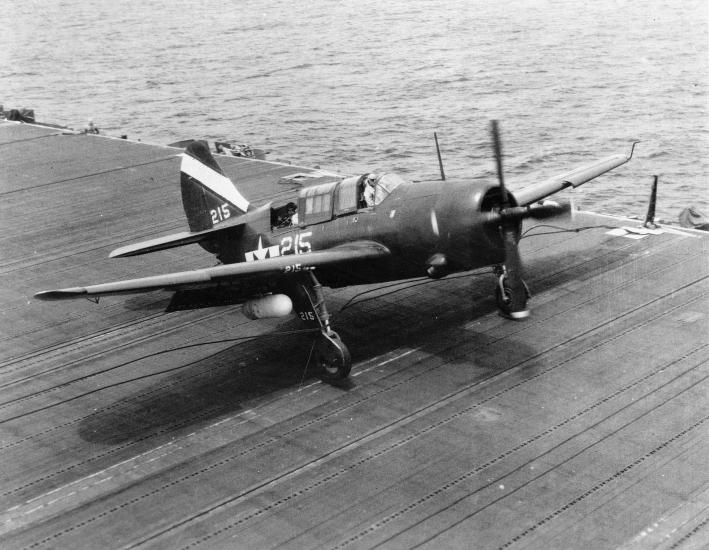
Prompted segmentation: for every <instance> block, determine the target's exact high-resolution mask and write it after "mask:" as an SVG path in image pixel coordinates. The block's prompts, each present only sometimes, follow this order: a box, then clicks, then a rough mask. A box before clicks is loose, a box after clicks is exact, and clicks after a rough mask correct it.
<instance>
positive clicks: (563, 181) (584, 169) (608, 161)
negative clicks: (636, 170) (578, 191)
mask: <svg viewBox="0 0 709 550" xmlns="http://www.w3.org/2000/svg"><path fill="white" fill-rule="evenodd" d="M635 143H637V142H635ZM635 143H633V146H632V148H631V150H630V154H629V155H623V154H618V155H611V156H609V157H606V158H603V159H601V160H598V161H596V162H593V163H591V164H587V165H585V166H581V167H580V168H576V169H575V170H572V171H571V172H567V173H565V174H561V175H559V176H554V177H553V178H549V179H548V180H545V181H543V182H540V183H536V184H534V185H531V186H529V187H526V188H525V189H522V190H521V191H517V192H515V193H514V196H515V199H516V200H517V204H519V205H520V206H527V205H529V204H532V203H534V202H537V201H540V200H542V199H544V198H546V197H548V196H549V195H553V194H554V193H557V192H559V191H561V190H562V189H566V188H567V187H574V188H575V187H578V186H579V185H582V184H584V183H586V182H587V181H591V180H592V179H593V178H597V177H598V176H600V175H601V174H605V173H606V172H609V171H610V170H613V169H614V168H617V167H618V166H620V165H622V164H625V163H626V162H628V161H629V160H630V159H631V158H632V157H633V151H634V150H635Z"/></svg>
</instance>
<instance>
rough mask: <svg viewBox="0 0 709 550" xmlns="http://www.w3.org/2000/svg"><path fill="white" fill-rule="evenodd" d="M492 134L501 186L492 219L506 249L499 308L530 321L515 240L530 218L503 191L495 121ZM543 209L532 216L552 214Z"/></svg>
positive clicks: (505, 191) (537, 209)
mask: <svg viewBox="0 0 709 550" xmlns="http://www.w3.org/2000/svg"><path fill="white" fill-rule="evenodd" d="M490 130H491V133H492V143H493V147H494V149H495V163H496V165H497V179H498V181H499V182H500V194H501V203H500V210H499V211H498V212H491V213H490V214H491V216H492V217H493V218H495V217H496V218H497V223H498V224H499V227H500V231H501V233H502V240H503V243H504V247H505V267H504V271H503V272H502V274H501V275H500V281H499V286H498V290H497V298H498V304H499V305H500V307H501V309H502V311H503V312H504V313H505V314H506V315H508V316H509V317H511V318H513V319H524V318H526V317H529V310H528V309H527V299H528V297H529V293H528V290H527V286H526V285H525V283H524V278H523V267H522V258H521V257H520V254H519V246H518V240H517V229H518V227H519V221H520V220H521V219H523V218H525V217H531V213H532V210H533V209H531V208H519V207H513V206H512V203H511V201H510V195H509V193H508V192H507V188H506V187H505V176H504V173H503V171H502V144H501V143H500V131H499V127H498V124H497V121H496V120H493V121H492V123H491V127H490ZM541 208H544V207H542V206H540V207H536V208H535V209H534V210H535V212H534V213H535V214H541V215H544V216H546V215H547V214H548V213H549V212H550V211H551V210H550V209H549V208H544V210H539V209H541ZM490 221H493V219H492V218H491V220H490Z"/></svg>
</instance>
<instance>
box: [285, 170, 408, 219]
mask: <svg viewBox="0 0 709 550" xmlns="http://www.w3.org/2000/svg"><path fill="white" fill-rule="evenodd" d="M405 182H406V180H405V179H404V178H402V177H401V176H399V175H397V174H391V173H385V174H371V173H370V174H363V175H361V176H352V177H348V178H344V179H342V180H340V181H335V182H330V183H322V184H320V185H313V186H311V187H307V188H305V189H303V190H302V191H301V192H300V193H299V196H298V205H297V213H296V211H295V208H293V206H294V205H293V204H292V203H289V204H288V205H285V206H282V207H280V208H272V209H271V210H272V212H271V225H272V227H273V228H274V229H276V228H287V227H290V226H291V225H302V224H306V225H309V224H311V223H320V222H323V221H326V220H330V219H332V218H333V217H338V216H344V215H346V214H351V213H354V212H356V211H357V210H361V209H369V208H373V207H375V206H376V205H378V204H379V203H381V202H382V201H383V200H384V199H386V198H387V197H388V196H389V195H390V194H391V193H392V191H394V189H396V188H397V187H399V186H400V185H401V184H403V183H405Z"/></svg>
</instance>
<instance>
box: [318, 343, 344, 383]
mask: <svg viewBox="0 0 709 550" xmlns="http://www.w3.org/2000/svg"><path fill="white" fill-rule="evenodd" d="M315 364H316V366H317V369H318V375H319V376H320V378H321V379H322V380H325V381H332V380H342V379H343V378H347V376H349V374H350V370H351V369H352V358H351V357H350V351H349V350H348V349H347V346H345V344H343V343H342V340H340V337H339V336H338V334H337V333H336V332H330V334H323V335H322V336H321V337H320V340H318V342H317V343H316V345H315Z"/></svg>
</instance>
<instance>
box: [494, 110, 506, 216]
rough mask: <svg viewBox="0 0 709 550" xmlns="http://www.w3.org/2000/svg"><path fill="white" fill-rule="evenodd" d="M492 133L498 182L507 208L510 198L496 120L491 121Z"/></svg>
mask: <svg viewBox="0 0 709 550" xmlns="http://www.w3.org/2000/svg"><path fill="white" fill-rule="evenodd" d="M490 131H491V133H492V146H493V147H494V149H495V164H496V166H497V180H498V181H499V182H500V191H501V192H502V207H503V208H506V207H508V206H509V205H510V198H509V196H508V195H507V188H506V187H505V175H504V173H503V171H502V143H501V142H500V129H499V126H498V124H497V121H496V120H492V121H490Z"/></svg>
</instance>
